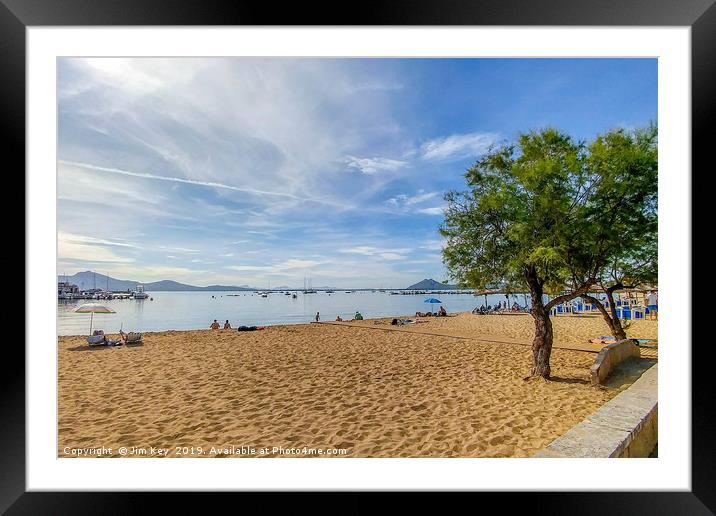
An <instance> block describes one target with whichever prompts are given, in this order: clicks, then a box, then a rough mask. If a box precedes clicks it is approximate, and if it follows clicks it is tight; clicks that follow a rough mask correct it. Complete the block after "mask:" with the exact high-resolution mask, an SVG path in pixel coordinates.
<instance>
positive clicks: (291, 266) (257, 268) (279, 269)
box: [226, 259, 328, 273]
mask: <svg viewBox="0 0 716 516" xmlns="http://www.w3.org/2000/svg"><path fill="white" fill-rule="evenodd" d="M325 263H328V262H326V261H318V260H297V259H291V260H286V261H283V262H280V263H276V264H274V265H229V266H227V267H226V268H227V269H231V270H234V271H240V272H265V273H284V272H286V271H292V270H296V269H310V268H311V267H316V266H318V265H322V264H325Z"/></svg>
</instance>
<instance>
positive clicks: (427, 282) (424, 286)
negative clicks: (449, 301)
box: [406, 278, 457, 290]
mask: <svg viewBox="0 0 716 516" xmlns="http://www.w3.org/2000/svg"><path fill="white" fill-rule="evenodd" d="M456 288H457V285H447V284H445V283H440V282H439V281H435V280H434V279H432V278H431V279H424V280H423V281H418V282H417V283H416V284H415V285H410V286H409V287H407V288H406V290H454V289H456Z"/></svg>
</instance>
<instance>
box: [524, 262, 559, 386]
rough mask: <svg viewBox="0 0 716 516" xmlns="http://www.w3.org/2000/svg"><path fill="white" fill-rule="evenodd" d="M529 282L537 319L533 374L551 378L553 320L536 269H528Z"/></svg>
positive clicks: (533, 345) (532, 311) (533, 310)
mask: <svg viewBox="0 0 716 516" xmlns="http://www.w3.org/2000/svg"><path fill="white" fill-rule="evenodd" d="M527 284H528V285H529V288H530V294H531V296H532V309H531V310H530V313H531V314H532V317H533V318H534V321H535V336H534V339H533V340H532V373H531V375H532V376H541V377H542V378H545V379H547V380H548V379H549V376H550V373H551V371H550V367H549V357H550V355H551V354H552V340H553V333H552V321H551V320H550V318H549V310H547V309H546V308H545V306H544V302H543V301H542V294H543V291H542V284H541V283H540V282H539V280H538V279H537V274H536V272H535V271H534V270H530V271H528V274H527Z"/></svg>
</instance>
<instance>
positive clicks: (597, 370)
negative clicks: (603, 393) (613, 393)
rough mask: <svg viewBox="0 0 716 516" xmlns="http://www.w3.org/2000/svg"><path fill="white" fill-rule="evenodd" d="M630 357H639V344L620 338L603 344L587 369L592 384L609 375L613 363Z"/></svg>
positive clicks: (601, 380)
mask: <svg viewBox="0 0 716 516" xmlns="http://www.w3.org/2000/svg"><path fill="white" fill-rule="evenodd" d="M631 357H636V358H640V357H641V351H639V346H637V345H636V343H635V342H634V341H633V340H630V339H626V340H620V341H619V342H616V343H614V344H608V345H606V346H604V347H603V348H602V350H601V351H600V352H599V354H598V355H597V358H596V360H595V361H594V364H592V367H591V369H590V370H589V373H590V376H591V379H592V384H594V385H599V384H601V383H602V382H603V381H604V379H605V378H606V377H607V376H609V373H610V372H611V371H612V369H613V368H614V366H615V365H617V364H619V363H620V362H624V361H625V360H627V359H629V358H631Z"/></svg>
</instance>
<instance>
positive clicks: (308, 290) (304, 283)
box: [303, 276, 316, 294]
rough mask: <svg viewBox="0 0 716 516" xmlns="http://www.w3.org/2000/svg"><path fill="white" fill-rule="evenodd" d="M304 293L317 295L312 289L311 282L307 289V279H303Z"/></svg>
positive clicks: (309, 281)
mask: <svg viewBox="0 0 716 516" xmlns="http://www.w3.org/2000/svg"><path fill="white" fill-rule="evenodd" d="M303 293H304V294H315V293H316V291H315V290H313V289H312V288H311V280H308V289H306V277H305V276H304V277H303Z"/></svg>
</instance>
